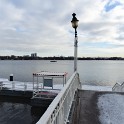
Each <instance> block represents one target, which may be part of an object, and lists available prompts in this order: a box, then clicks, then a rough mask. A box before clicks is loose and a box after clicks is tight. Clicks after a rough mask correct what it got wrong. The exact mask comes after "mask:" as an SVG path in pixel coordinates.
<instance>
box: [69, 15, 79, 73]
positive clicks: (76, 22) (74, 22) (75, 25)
mask: <svg viewBox="0 0 124 124" xmlns="http://www.w3.org/2000/svg"><path fill="white" fill-rule="evenodd" d="M72 16H73V18H72V21H71V23H72V27H73V28H74V29H75V40H74V72H75V71H77V47H78V45H77V44H78V37H77V27H78V21H79V20H78V19H77V18H76V17H75V16H76V14H75V13H73V14H72Z"/></svg>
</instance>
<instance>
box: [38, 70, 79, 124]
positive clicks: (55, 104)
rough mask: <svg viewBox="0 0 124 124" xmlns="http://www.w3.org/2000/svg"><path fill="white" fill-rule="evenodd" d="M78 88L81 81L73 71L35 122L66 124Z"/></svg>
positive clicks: (41, 123)
mask: <svg viewBox="0 0 124 124" xmlns="http://www.w3.org/2000/svg"><path fill="white" fill-rule="evenodd" d="M78 88H81V83H80V80H79V75H78V73H77V72H75V73H74V74H73V75H72V76H71V78H70V79H69V80H68V82H67V84H66V85H65V86H64V88H63V89H62V90H61V92H60V93H59V94H58V95H57V96H56V98H55V99H54V100H53V101H52V103H51V104H50V106H49V107H48V109H47V110H46V112H45V113H44V114H43V116H42V117H41V118H40V120H39V121H38V122H37V123H36V124H66V123H67V122H68V116H69V113H70V109H71V105H72V102H73V100H74V95H75V91H76V90H77V89H78Z"/></svg>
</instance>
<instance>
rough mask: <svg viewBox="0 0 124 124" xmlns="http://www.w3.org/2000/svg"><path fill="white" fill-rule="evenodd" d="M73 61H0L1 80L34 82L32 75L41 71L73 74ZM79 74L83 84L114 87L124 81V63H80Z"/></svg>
mask: <svg viewBox="0 0 124 124" xmlns="http://www.w3.org/2000/svg"><path fill="white" fill-rule="evenodd" d="M73 70H74V69H73V61H68V60H65V61H62V60H58V61H57V62H50V61H49V60H47V61H46V60H28V61H26V60H24V61H19V60H17V61H15V60H14V61H11V60H10V61H8V60H7V61H4V60H1V61H0V78H8V79H9V76H10V74H13V75H14V80H16V81H24V82H27V81H29V82H32V74H33V73H34V72H40V71H50V72H67V73H68V75H67V79H69V77H70V76H71V75H72V74H73ZM78 72H79V74H80V80H81V82H82V84H88V85H104V86H106V85H107V86H113V85H114V84H115V83H116V82H123V81H124V76H123V73H124V61H109V60H107V61H105V60H104V61H94V60H93V61H87V60H85V61H78Z"/></svg>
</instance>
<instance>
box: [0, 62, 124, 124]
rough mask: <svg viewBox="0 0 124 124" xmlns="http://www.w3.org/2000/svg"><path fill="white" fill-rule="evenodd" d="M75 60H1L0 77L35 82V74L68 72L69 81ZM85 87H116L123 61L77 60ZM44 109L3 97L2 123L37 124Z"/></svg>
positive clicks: (0, 106)
mask: <svg viewBox="0 0 124 124" xmlns="http://www.w3.org/2000/svg"><path fill="white" fill-rule="evenodd" d="M73 70H74V69H73V61H67V60H65V61H61V60H59V61H57V62H50V61H49V60H48V61H46V60H42V61H39V60H28V61H26V60H24V61H15V60H14V61H8V60H7V61H4V60H1V61H0V78H7V79H9V76H10V74H13V75H14V80H16V81H24V82H32V74H33V73H34V72H40V71H50V72H67V73H68V75H67V80H68V79H69V78H70V76H71V75H72V74H73ZM78 72H79V75H80V80H81V82H82V84H87V85H103V86H113V85H114V84H115V83H116V82H120V83H122V82H123V81H124V61H86V60H85V61H78ZM44 111H45V110H44V109H42V108H33V107H31V106H30V105H29V104H28V103H25V102H16V101H14V102H13V101H11V100H10V101H8V98H6V100H5V99H4V100H3V98H1V97H0V124H35V123H36V122H37V121H38V120H39V118H40V117H41V116H42V114H43V113H44Z"/></svg>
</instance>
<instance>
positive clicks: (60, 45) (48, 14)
mask: <svg viewBox="0 0 124 124" xmlns="http://www.w3.org/2000/svg"><path fill="white" fill-rule="evenodd" d="M73 12H75V13H76V17H77V18H78V19H79V27H78V29H77V31H78V56H80V57H87V56H90V57H98V56H101V57H104V56H108V57H109V56H121V57H124V0H0V55H13V54H14V55H30V54H31V53H34V52H36V53H37V54H38V56H61V55H63V56H73V48H74V29H73V28H72V26H71V20H72V13H73Z"/></svg>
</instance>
